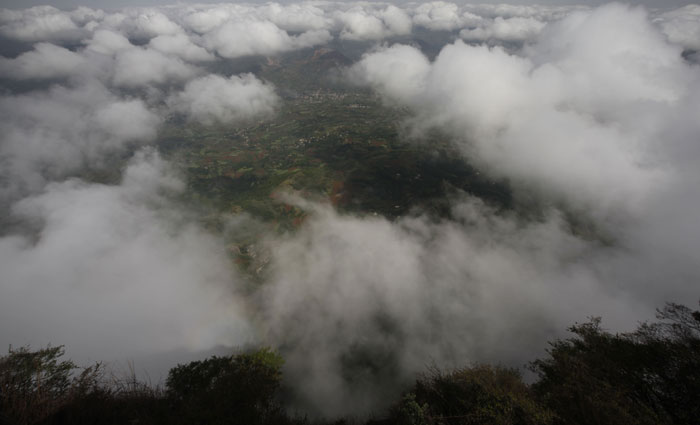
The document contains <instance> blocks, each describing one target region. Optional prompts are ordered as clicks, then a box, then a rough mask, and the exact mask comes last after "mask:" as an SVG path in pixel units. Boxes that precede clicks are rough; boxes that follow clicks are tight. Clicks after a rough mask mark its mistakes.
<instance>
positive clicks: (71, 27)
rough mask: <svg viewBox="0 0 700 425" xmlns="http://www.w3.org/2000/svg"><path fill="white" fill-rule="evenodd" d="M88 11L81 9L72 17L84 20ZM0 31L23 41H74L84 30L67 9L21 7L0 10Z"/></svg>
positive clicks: (4, 34) (80, 36)
mask: <svg viewBox="0 0 700 425" xmlns="http://www.w3.org/2000/svg"><path fill="white" fill-rule="evenodd" d="M88 10H90V9H87V8H86V9H81V10H80V12H78V13H76V16H77V17H78V18H79V19H80V18H82V19H80V20H82V21H83V22H84V20H85V19H84V18H85V17H87V16H89V14H87V13H85V12H86V11H88ZM0 34H2V35H3V36H5V37H8V38H11V39H15V40H19V41H27V42H35V41H53V40H59V41H77V40H80V39H81V38H83V37H84V36H85V34H86V30H85V28H83V27H82V26H78V25H77V24H76V22H74V21H73V19H71V15H70V14H69V13H68V12H63V11H60V10H58V9H56V8H55V7H52V6H36V7H32V8H30V9H23V10H10V9H0Z"/></svg>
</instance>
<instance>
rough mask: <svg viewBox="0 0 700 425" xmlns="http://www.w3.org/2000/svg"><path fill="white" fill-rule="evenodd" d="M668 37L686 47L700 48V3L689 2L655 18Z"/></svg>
mask: <svg viewBox="0 0 700 425" xmlns="http://www.w3.org/2000/svg"><path fill="white" fill-rule="evenodd" d="M654 21H655V22H656V23H658V24H659V25H660V26H661V29H662V31H663V32H664V34H666V36H667V37H668V39H669V40H670V41H671V42H673V43H677V44H680V45H681V46H683V47H684V48H686V49H691V50H700V5H696V4H689V5H687V6H685V7H682V8H680V9H676V10H672V11H669V12H665V13H663V14H661V15H660V16H658V17H656V19H655V20H654Z"/></svg>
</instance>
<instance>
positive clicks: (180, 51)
mask: <svg viewBox="0 0 700 425" xmlns="http://www.w3.org/2000/svg"><path fill="white" fill-rule="evenodd" d="M148 45H149V46H150V47H152V48H153V49H155V50H158V51H160V52H163V53H167V54H171V55H175V56H178V57H180V58H182V59H183V60H186V61H188V62H205V61H213V60H214V59H215V57H214V55H212V54H211V53H209V52H208V51H207V50H206V49H204V48H203V47H201V46H198V45H196V44H194V43H193V42H192V40H190V38H189V37H188V36H187V35H185V34H175V35H159V36H157V37H154V38H152V39H151V41H150V42H149V43H148Z"/></svg>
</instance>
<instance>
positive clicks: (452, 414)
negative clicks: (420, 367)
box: [392, 365, 552, 425]
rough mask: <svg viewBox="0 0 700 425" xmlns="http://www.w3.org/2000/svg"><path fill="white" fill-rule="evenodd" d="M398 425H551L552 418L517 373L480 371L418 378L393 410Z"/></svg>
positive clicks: (492, 368) (483, 367)
mask: <svg viewBox="0 0 700 425" xmlns="http://www.w3.org/2000/svg"><path fill="white" fill-rule="evenodd" d="M392 417H393V419H394V420H393V422H394V423H399V424H407V425H408V424H411V425H420V424H490V425H501V424H502V425H511V424H513V425H515V424H523V425H524V424H548V423H551V421H552V414H551V413H550V412H549V411H547V410H546V409H543V408H542V407H540V406H539V405H538V404H537V402H536V401H535V399H534V397H533V395H532V394H531V392H530V389H529V388H528V387H527V385H525V383H523V381H522V379H521V376H520V374H519V373H518V371H517V370H515V369H509V368H504V367H497V366H488V365H477V366H474V367H470V368H463V369H457V370H455V371H452V372H449V373H444V372H441V371H439V370H437V369H435V370H433V371H431V372H430V373H429V374H428V375H426V376H424V377H422V378H420V379H419V380H418V381H417V382H416V385H415V387H414V389H413V390H412V391H411V392H410V393H408V394H407V395H406V396H404V399H403V400H402V402H401V403H400V404H399V405H398V406H397V407H395V408H394V409H393V411H392Z"/></svg>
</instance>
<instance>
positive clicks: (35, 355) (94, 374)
mask: <svg viewBox="0 0 700 425" xmlns="http://www.w3.org/2000/svg"><path fill="white" fill-rule="evenodd" d="M64 353H65V350H64V348H63V346H58V347H47V348H42V349H39V350H36V351H31V350H30V349H29V347H21V348H19V349H16V350H14V349H12V347H10V349H9V351H8V354H7V355H5V356H3V357H0V418H3V419H4V420H5V421H6V422H8V423H15V424H34V423H38V422H41V421H45V420H46V419H47V418H49V417H50V416H51V415H52V414H54V413H55V412H56V411H57V410H59V409H60V408H61V407H63V406H64V405H66V404H68V403H70V402H71V401H72V400H74V399H75V398H77V397H81V396H84V395H86V394H89V393H90V392H92V391H94V390H95V388H96V387H97V385H98V380H99V377H100V375H101V366H100V365H99V364H96V365H95V366H92V367H89V368H86V369H84V370H83V371H82V373H80V374H78V375H75V374H74V371H75V369H78V367H77V366H76V365H75V364H74V363H73V362H72V361H70V360H60V358H61V357H63V355H64Z"/></svg>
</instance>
